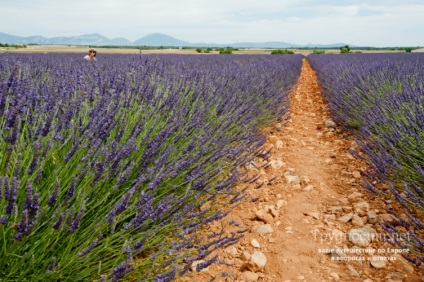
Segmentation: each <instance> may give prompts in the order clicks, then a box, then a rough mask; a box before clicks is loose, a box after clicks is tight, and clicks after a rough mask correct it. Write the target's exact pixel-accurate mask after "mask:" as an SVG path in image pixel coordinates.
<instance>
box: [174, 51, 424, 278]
mask: <svg viewBox="0 0 424 282" xmlns="http://www.w3.org/2000/svg"><path fill="white" fill-rule="evenodd" d="M269 132H270V133H269V135H268V137H267V140H268V141H267V144H266V145H265V146H266V148H267V149H271V148H272V155H271V157H270V158H269V159H267V160H264V159H260V158H258V159H255V160H254V161H253V162H252V164H251V167H250V169H251V170H252V172H251V173H252V174H254V173H256V174H258V175H260V178H259V179H258V180H257V181H256V183H255V185H254V186H252V188H251V189H249V190H248V191H247V193H248V194H250V197H251V199H253V201H248V202H244V203H242V204H241V205H239V206H238V207H237V208H236V209H235V210H233V211H232V212H231V213H230V215H229V216H228V217H227V218H226V219H225V222H223V223H215V224H214V225H212V226H211V227H210V228H212V229H213V228H216V229H218V228H219V227H220V226H221V224H226V225H228V228H230V229H231V228H232V227H231V226H230V225H229V222H230V221H231V222H232V223H236V224H237V225H239V226H240V227H242V228H244V227H245V228H247V229H248V230H249V231H248V232H246V233H245V236H244V238H243V239H241V240H240V242H238V243H237V244H235V245H233V246H230V247H228V248H227V249H225V250H220V251H218V253H219V255H220V258H221V259H223V261H225V262H226V263H227V264H228V265H226V264H223V263H220V264H214V265H212V266H210V267H208V268H206V269H204V270H203V271H202V272H200V273H198V272H195V268H193V271H192V272H191V273H190V275H189V276H188V277H185V278H182V279H180V281H202V282H203V281H209V280H211V279H213V277H215V280H214V281H240V282H241V281H276V282H289V281H293V282H294V281H361V282H371V281H387V282H389V281H424V278H423V277H424V275H423V271H422V270H421V269H418V268H414V266H413V265H411V264H410V263H409V262H408V261H406V260H405V259H403V258H402V256H401V254H400V253H399V252H401V251H402V250H400V249H397V248H395V247H393V246H391V245H389V244H387V243H385V242H384V236H385V235H384V232H383V231H382V229H381V227H380V226H379V224H378V221H379V220H387V221H394V219H393V218H391V216H390V215H388V214H387V213H385V211H384V209H383V207H387V206H389V205H395V204H396V203H394V202H393V201H390V200H382V199H380V198H377V197H374V196H372V195H370V194H368V193H367V191H366V190H364V188H362V186H361V181H363V172H364V171H365V170H366V169H367V168H366V164H364V163H363V162H361V161H359V160H358V159H356V158H354V157H353V156H352V155H351V153H350V152H351V151H352V150H357V147H356V144H355V142H354V141H352V139H351V137H350V136H349V134H348V133H346V132H343V131H341V130H340V129H339V128H338V127H337V125H336V124H335V123H334V122H333V121H332V120H331V119H330V118H329V114H328V110H327V108H326V105H325V104H324V102H323V100H322V96H321V89H320V87H319V85H318V83H317V77H316V74H315V72H314V71H313V70H312V68H311V67H310V65H309V63H308V62H307V61H306V59H304V63H303V67H302V73H301V77H300V79H299V82H298V84H297V85H296V88H295V89H294V90H293V92H292V93H291V105H290V119H289V120H288V122H287V123H284V124H276V125H275V127H273V128H271V129H270V130H269ZM358 153H360V152H358ZM257 186H260V188H258V189H255V187H257ZM233 228H236V226H234V227H233Z"/></svg>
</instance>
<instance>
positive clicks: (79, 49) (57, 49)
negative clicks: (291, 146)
mask: <svg viewBox="0 0 424 282" xmlns="http://www.w3.org/2000/svg"><path fill="white" fill-rule="evenodd" d="M88 49H90V48H89V47H88V46H81V45H79V46H76V45H28V46H27V47H26V48H14V47H0V53H4V52H12V53H46V54H48V53H81V55H82V56H85V55H86V54H87V53H88ZM95 49H96V51H97V55H98V59H100V58H101V55H102V54H140V49H137V48H102V47H96V48H95ZM281 49H284V48H281ZM317 49H319V48H317ZM290 50H292V51H293V52H294V53H295V54H302V55H304V56H307V55H309V54H311V53H312V50H310V49H290ZM271 51H272V49H266V48H241V49H239V50H238V51H233V54H235V55H242V54H251V55H255V54H256V55H265V54H271ZM355 51H356V50H355ZM357 51H361V52H362V53H398V52H399V51H391V50H357ZM413 52H418V51H417V50H414V51H413ZM325 53H326V54H339V53H340V50H339V49H326V50H325ZM142 54H185V55H187V54H192V55H193V54H197V55H209V54H219V52H218V51H212V52H210V53H197V52H196V50H195V48H193V49H182V48H181V49H175V48H172V49H171V48H170V49H152V50H142Z"/></svg>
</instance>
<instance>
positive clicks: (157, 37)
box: [0, 32, 347, 48]
mask: <svg viewBox="0 0 424 282" xmlns="http://www.w3.org/2000/svg"><path fill="white" fill-rule="evenodd" d="M0 43H3V44H5V43H7V44H40V45H47V44H58V45H97V46H105V45H116V46H155V47H159V46H174V47H215V48H217V47H227V46H228V47H233V48H302V47H309V48H339V47H341V46H344V45H347V44H345V43H336V44H329V45H321V44H307V45H299V44H293V43H287V42H280V41H270V42H258V43H254V42H241V43H232V44H216V43H190V42H186V41H183V40H179V39H176V38H174V37H171V36H169V35H166V34H162V33H151V34H148V35H146V36H144V37H141V38H139V39H137V40H135V41H134V42H131V41H129V40H128V39H126V38H122V37H120V38H114V39H109V38H107V37H105V36H103V35H101V34H98V33H93V34H83V35H79V36H70V37H52V38H46V37H43V36H40V35H36V36H27V37H20V36H14V35H11V34H7V33H2V32H0Z"/></svg>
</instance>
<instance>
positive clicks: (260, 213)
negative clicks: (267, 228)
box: [255, 210, 274, 223]
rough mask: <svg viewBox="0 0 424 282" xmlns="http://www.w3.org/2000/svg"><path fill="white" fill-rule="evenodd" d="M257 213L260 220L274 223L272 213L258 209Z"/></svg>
mask: <svg viewBox="0 0 424 282" xmlns="http://www.w3.org/2000/svg"><path fill="white" fill-rule="evenodd" d="M255 215H256V217H257V218H258V219H259V220H262V221H263V222H265V223H274V218H273V217H272V215H270V214H269V213H267V212H266V211H264V210H258V211H256V212H255Z"/></svg>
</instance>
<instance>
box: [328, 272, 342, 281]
mask: <svg viewBox="0 0 424 282" xmlns="http://www.w3.org/2000/svg"><path fill="white" fill-rule="evenodd" d="M330 276H331V277H332V278H333V279H334V280H340V275H339V274H338V273H337V272H330Z"/></svg>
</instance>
